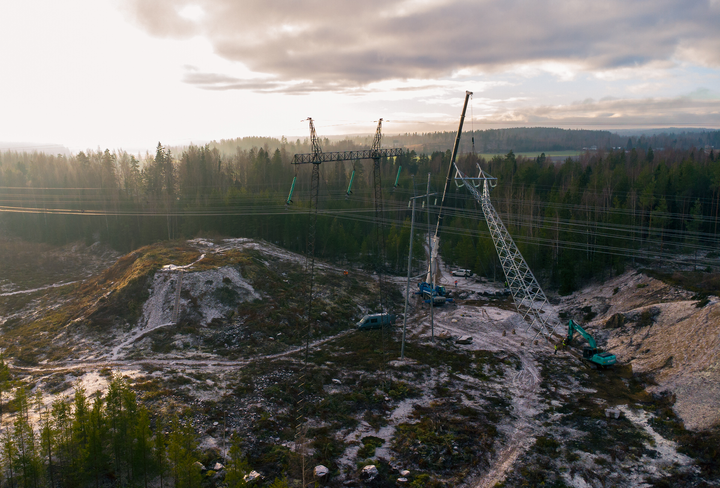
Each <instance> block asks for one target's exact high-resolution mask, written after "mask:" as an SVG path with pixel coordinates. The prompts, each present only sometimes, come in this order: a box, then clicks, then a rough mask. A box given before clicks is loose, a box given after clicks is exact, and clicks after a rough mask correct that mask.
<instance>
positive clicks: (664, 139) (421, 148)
mask: <svg viewBox="0 0 720 488" xmlns="http://www.w3.org/2000/svg"><path fill="white" fill-rule="evenodd" d="M465 129H466V130H465V132H463V136H462V138H461V140H460V153H461V154H462V153H470V152H472V148H473V146H474V148H475V151H476V152H478V153H497V152H499V153H507V152H509V151H514V152H515V153H520V152H534V151H537V152H538V153H541V152H543V151H568V150H570V151H582V150H583V149H585V148H592V147H593V146H595V147H596V148H597V149H598V150H608V149H611V148H623V149H627V150H628V151H629V150H631V149H632V148H636V149H642V150H645V151H647V150H648V149H649V148H651V147H652V148H655V149H656V150H657V149H659V148H660V149H684V150H690V149H692V148H693V147H696V148H700V149H702V148H704V147H705V146H711V147H713V148H720V131H717V130H715V131H713V130H707V131H702V130H696V131H676V130H672V129H670V130H668V131H666V132H659V133H658V132H657V131H656V130H654V131H648V132H649V133H648V134H647V135H643V134H641V135H631V136H628V135H620V134H617V133H614V132H610V131H607V130H586V129H558V128H552V127H516V128H510V129H487V130H468V129H469V127H467V124H466V127H465ZM456 135H457V133H456V132H453V131H447V132H414V133H405V134H394V135H388V136H387V137H386V138H385V141H384V142H385V145H386V146H388V147H392V146H401V147H407V148H410V149H414V150H415V151H416V152H417V153H418V154H420V153H427V154H432V153H433V152H436V151H439V152H445V151H447V150H449V149H452V146H453V143H454V142H455V137H456ZM321 142H322V146H323V147H330V145H332V146H333V147H334V149H332V150H335V151H351V150H355V149H360V148H366V147H369V146H370V145H371V144H372V137H371V136H355V137H348V138H347V139H345V140H342V141H340V140H333V141H332V142H331V141H330V140H329V139H324V140H323V141H321ZM259 147H264V148H265V149H266V150H269V151H271V152H272V151H274V150H275V149H280V148H283V147H284V148H285V149H286V150H287V151H288V152H289V153H292V154H294V153H307V152H310V140H309V139H308V138H303V139H302V140H301V139H296V140H295V141H289V140H288V139H287V138H285V137H282V138H280V139H277V138H274V137H243V138H237V139H227V140H225V139H223V140H220V141H214V142H212V143H210V148H213V149H218V150H219V151H220V153H221V154H223V155H228V156H231V155H233V154H235V152H236V151H237V150H240V151H249V150H250V149H252V148H259ZM184 149H185V148H176V149H175V150H176V151H178V152H181V151H182V150H184Z"/></svg>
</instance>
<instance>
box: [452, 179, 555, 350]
mask: <svg viewBox="0 0 720 488" xmlns="http://www.w3.org/2000/svg"><path fill="white" fill-rule="evenodd" d="M478 170H479V175H478V177H477V178H471V177H468V176H466V175H465V174H464V173H463V172H462V171H460V170H459V169H458V168H457V166H455V175H456V177H455V180H456V181H460V182H462V183H461V184H460V186H465V188H467V189H468V190H469V191H470V193H471V194H472V195H473V197H475V200H477V201H478V202H479V203H480V205H481V207H482V211H483V214H484V215H485V220H486V221H487V225H488V228H489V229H490V235H491V236H492V239H493V243H494V244H495V250H496V251H497V255H498V258H500V264H501V265H502V268H503V273H504V274H505V280H506V281H507V286H508V288H509V289H510V293H512V297H513V301H514V302H515V308H516V309H517V311H518V313H520V315H522V317H523V319H524V320H526V321H527V322H528V323H529V324H530V325H529V326H528V330H529V329H533V330H534V331H535V333H536V334H535V336H536V337H537V336H538V335H543V336H545V337H546V338H549V337H550V336H551V335H552V334H553V333H554V332H555V326H554V325H553V323H551V321H550V317H551V315H550V313H548V311H546V310H545V307H546V305H547V304H548V299H547V297H546V296H545V292H544V291H543V289H542V287H541V286H540V283H538V281H537V279H536V278H535V275H533V273H532V271H531V270H530V267H529V266H528V264H527V262H525V259H524V258H523V256H522V254H520V250H519V249H518V247H517V245H515V241H513V238H512V237H511V236H510V233H509V232H508V231H507V229H506V228H505V225H504V224H503V222H502V220H501V219H500V216H499V215H498V213H497V211H496V210H495V207H493V205H492V203H491V202H490V188H491V187H494V186H495V182H496V181H497V179H496V178H494V177H492V176H490V175H488V174H487V173H485V172H484V171H483V170H482V169H480V167H479V166H478ZM476 182H477V183H476ZM476 184H477V186H476ZM480 184H482V185H483V190H482V193H480V191H479V190H478V187H479V186H480Z"/></svg>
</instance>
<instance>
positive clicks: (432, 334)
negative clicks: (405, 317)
mask: <svg viewBox="0 0 720 488" xmlns="http://www.w3.org/2000/svg"><path fill="white" fill-rule="evenodd" d="M431 175H432V173H428V182H427V192H426V193H425V197H426V198H427V205H426V207H427V208H426V209H425V210H426V211H427V224H428V252H429V253H430V258H429V259H428V277H429V279H428V283H430V287H431V290H432V291H431V292H430V338H431V339H432V341H433V342H435V320H434V310H435V280H433V269H432V265H433V260H432V243H431V241H430V176H431Z"/></svg>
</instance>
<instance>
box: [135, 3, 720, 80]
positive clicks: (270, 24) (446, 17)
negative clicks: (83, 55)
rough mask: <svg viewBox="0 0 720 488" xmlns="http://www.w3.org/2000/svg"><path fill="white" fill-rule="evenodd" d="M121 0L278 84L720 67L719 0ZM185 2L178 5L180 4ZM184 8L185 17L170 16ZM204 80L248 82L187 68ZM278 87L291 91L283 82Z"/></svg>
mask: <svg viewBox="0 0 720 488" xmlns="http://www.w3.org/2000/svg"><path fill="white" fill-rule="evenodd" d="M192 5H193V6H194V7H190V8H188V7H187V6H188V2H187V0H159V1H153V2H148V1H146V0H133V2H132V4H131V5H130V6H129V8H130V13H131V15H132V17H133V19H135V20H136V21H137V22H138V23H139V24H141V25H142V26H143V27H144V28H145V29H147V30H148V32H150V33H152V34H153V35H156V36H168V37H178V38H189V37H193V36H198V35H199V36H203V37H205V38H206V39H208V40H209V41H210V42H211V43H212V45H213V47H214V48H215V50H216V52H217V53H218V54H219V55H220V56H222V57H224V58H227V59H229V60H233V61H238V62H241V63H243V64H245V65H246V66H247V67H248V68H250V69H251V70H252V71H254V72H257V73H263V74H267V75H271V76H272V77H273V81H272V82H271V84H272V86H273V87H276V88H277V87H278V85H277V84H276V83H278V82H281V83H282V82H293V81H294V82H298V81H309V82H310V83H308V84H307V85H308V86H307V89H308V90H312V89H317V87H320V88H321V89H325V90H327V89H332V90H340V91H343V90H347V89H355V88H357V87H359V86H363V85H366V84H368V83H371V82H376V81H381V80H388V79H436V78H442V77H447V76H451V75H453V74H457V73H458V72H462V71H464V70H469V71H471V72H477V73H494V72H498V71H501V70H507V69H512V67H513V66H514V65H519V64H528V63H547V62H551V63H563V64H568V65H571V66H572V67H573V69H574V70H577V71H608V70H615V69H618V68H627V67H631V68H637V67H642V66H647V65H649V64H651V63H655V66H656V67H657V66H662V67H665V68H666V69H667V68H671V67H673V66H676V65H678V64H681V63H692V64H695V65H699V66H707V67H711V68H718V67H720V35H719V32H720V29H719V27H718V26H719V22H718V21H720V1H709V0H704V1H703V0H645V1H642V0H637V1H627V0H603V1H596V2H589V1H585V0H581V1H580V0H578V1H558V0H533V1H528V0H503V1H496V0H484V1H482V0H470V1H467V0H365V1H363V2H351V1H331V2H328V1H326V0H304V1H297V0H281V1H267V0H242V1H237V0H199V1H196V2H193V4H192ZM185 8H188V10H184V9H185ZM185 12H189V13H190V15H192V14H193V12H194V13H195V14H196V15H195V16H194V18H188V16H183V15H182V14H183V13H185ZM187 82H189V83H197V84H198V85H200V86H202V87H205V88H241V89H246V88H249V89H254V88H255V85H254V84H249V85H243V83H242V81H241V80H234V79H227V78H226V77H223V76H221V75H219V74H215V75H214V77H213V76H210V75H209V74H208V75H204V76H200V75H199V74H198V73H190V74H188V76H187ZM288 89H289V90H296V88H295V87H294V85H290V86H288Z"/></svg>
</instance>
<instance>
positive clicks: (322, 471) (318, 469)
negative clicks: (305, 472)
mask: <svg viewBox="0 0 720 488" xmlns="http://www.w3.org/2000/svg"><path fill="white" fill-rule="evenodd" d="M329 473H330V470H329V469H327V468H326V467H325V466H323V465H322V464H318V465H317V466H315V469H313V475H315V476H316V477H317V478H324V477H325V476H327V475H328V474H329Z"/></svg>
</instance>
